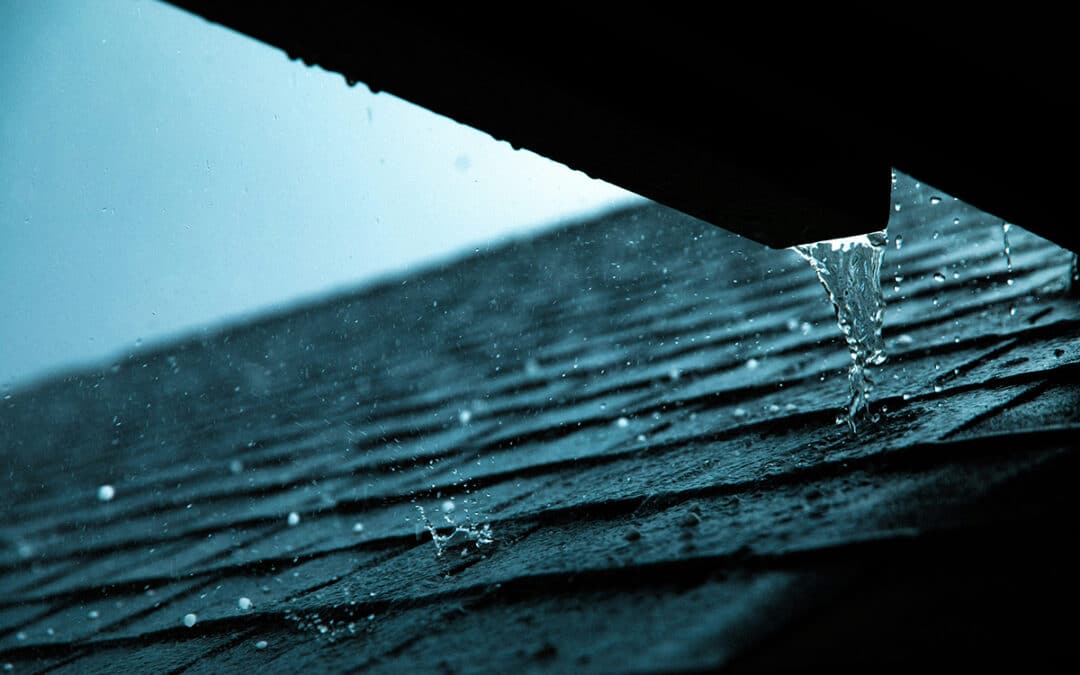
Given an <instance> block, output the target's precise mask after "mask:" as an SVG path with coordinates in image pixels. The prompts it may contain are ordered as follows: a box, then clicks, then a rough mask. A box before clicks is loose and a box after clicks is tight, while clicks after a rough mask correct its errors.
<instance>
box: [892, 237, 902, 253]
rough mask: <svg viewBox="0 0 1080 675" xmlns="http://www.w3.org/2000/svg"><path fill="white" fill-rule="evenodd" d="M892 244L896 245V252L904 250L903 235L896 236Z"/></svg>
mask: <svg viewBox="0 0 1080 675" xmlns="http://www.w3.org/2000/svg"><path fill="white" fill-rule="evenodd" d="M893 244H895V245H896V250H897V251H899V250H900V249H902V248H904V235H902V234H898V235H896V239H895V240H894V241H893Z"/></svg>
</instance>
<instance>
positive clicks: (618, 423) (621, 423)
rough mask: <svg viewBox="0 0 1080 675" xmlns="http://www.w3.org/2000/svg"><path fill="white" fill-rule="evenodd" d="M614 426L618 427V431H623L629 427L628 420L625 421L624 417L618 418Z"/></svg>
mask: <svg viewBox="0 0 1080 675" xmlns="http://www.w3.org/2000/svg"><path fill="white" fill-rule="evenodd" d="M615 425H616V426H618V427H619V428H620V429H625V428H626V427H628V426H630V420H628V419H626V418H625V417H620V418H619V419H617V420H615Z"/></svg>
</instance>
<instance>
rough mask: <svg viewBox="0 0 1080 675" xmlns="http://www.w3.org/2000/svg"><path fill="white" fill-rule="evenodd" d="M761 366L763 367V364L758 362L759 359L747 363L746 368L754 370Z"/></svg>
mask: <svg viewBox="0 0 1080 675" xmlns="http://www.w3.org/2000/svg"><path fill="white" fill-rule="evenodd" d="M760 365H761V362H760V361H758V360H757V359H750V360H749V361H747V362H746V367H747V368H749V369H750V370H753V369H755V368H757V367H758V366H760Z"/></svg>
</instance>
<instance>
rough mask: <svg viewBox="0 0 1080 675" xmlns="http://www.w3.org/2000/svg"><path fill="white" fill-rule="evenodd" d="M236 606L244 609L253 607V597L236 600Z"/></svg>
mask: <svg viewBox="0 0 1080 675" xmlns="http://www.w3.org/2000/svg"><path fill="white" fill-rule="evenodd" d="M236 606H237V607H239V608H240V609H243V610H248V609H251V598H240V599H239V600H237V601H236Z"/></svg>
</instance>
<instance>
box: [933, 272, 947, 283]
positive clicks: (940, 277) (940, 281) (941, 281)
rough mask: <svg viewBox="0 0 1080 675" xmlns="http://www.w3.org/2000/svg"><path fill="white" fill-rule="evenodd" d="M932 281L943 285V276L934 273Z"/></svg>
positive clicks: (939, 273)
mask: <svg viewBox="0 0 1080 675" xmlns="http://www.w3.org/2000/svg"><path fill="white" fill-rule="evenodd" d="M934 281H936V282H938V283H939V284H943V283H945V275H944V274H942V273H941V272H934Z"/></svg>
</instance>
